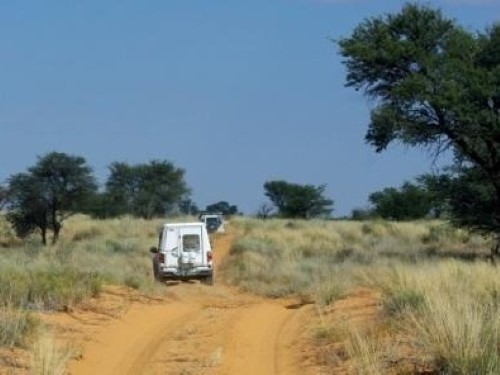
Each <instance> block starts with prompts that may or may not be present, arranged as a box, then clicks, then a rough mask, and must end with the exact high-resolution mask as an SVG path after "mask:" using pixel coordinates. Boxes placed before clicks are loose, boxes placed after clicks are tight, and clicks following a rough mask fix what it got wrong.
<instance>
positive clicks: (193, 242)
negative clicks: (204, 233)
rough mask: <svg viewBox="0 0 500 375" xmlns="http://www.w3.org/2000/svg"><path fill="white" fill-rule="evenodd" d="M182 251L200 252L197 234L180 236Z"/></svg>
mask: <svg viewBox="0 0 500 375" xmlns="http://www.w3.org/2000/svg"><path fill="white" fill-rule="evenodd" d="M182 249H183V251H200V236H198V235H197V234H185V235H183V236H182Z"/></svg>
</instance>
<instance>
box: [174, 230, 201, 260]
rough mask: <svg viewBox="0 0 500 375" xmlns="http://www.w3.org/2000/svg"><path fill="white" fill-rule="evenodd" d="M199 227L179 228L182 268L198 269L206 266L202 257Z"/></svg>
mask: <svg viewBox="0 0 500 375" xmlns="http://www.w3.org/2000/svg"><path fill="white" fill-rule="evenodd" d="M201 229H202V227H201V226H189V227H183V228H180V231H179V246H180V252H179V253H180V261H181V263H182V265H183V266H184V267H200V266H204V265H206V263H205V256H204V255H203V238H202V230H201Z"/></svg>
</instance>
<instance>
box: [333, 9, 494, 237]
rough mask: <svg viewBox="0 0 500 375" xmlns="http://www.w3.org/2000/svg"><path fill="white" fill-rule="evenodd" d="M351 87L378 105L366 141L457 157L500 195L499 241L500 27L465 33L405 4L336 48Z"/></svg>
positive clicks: (366, 24) (439, 17) (450, 22)
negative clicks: (446, 153) (392, 143)
mask: <svg viewBox="0 0 500 375" xmlns="http://www.w3.org/2000/svg"><path fill="white" fill-rule="evenodd" d="M338 44H339V46H340V53H341V55H342V56H343V57H344V64H345V66H346V68H347V80H346V81H347V82H346V85H347V86H349V87H353V88H355V89H356V90H362V91H363V92H364V93H365V94H366V95H367V96H368V97H370V98H372V99H373V100H374V103H375V106H374V109H373V110H372V113H371V122H370V124H369V127H368V131H367V134H366V141H367V142H368V143H369V144H371V145H373V146H374V147H375V149H376V150H377V151H378V152H380V151H383V150H384V149H385V148H386V147H387V146H388V145H389V144H390V143H391V142H393V141H399V142H402V143H404V144H407V145H410V146H424V147H428V148H429V149H431V150H432V151H433V152H435V153H438V154H439V153H440V152H442V151H443V150H445V149H451V150H452V151H453V152H454V154H455V156H456V159H457V161H458V162H460V163H462V164H465V165H470V166H472V167H475V168H476V167H477V168H479V169H480V170H481V171H482V172H483V173H484V175H485V176H487V179H488V181H489V182H490V184H491V186H492V187H493V189H494V191H495V199H494V205H493V206H494V212H495V213H494V218H493V219H494V228H495V231H496V232H498V233H500V153H499V152H500V24H495V25H493V26H491V27H490V28H489V29H487V30H486V31H484V32H483V33H481V34H477V33H473V32H470V31H467V30H466V29H464V28H463V27H461V26H459V25H458V24H457V23H456V22H455V21H454V20H452V19H450V18H447V17H445V16H444V15H443V14H442V13H441V11H439V10H436V9H433V8H431V7H429V6H426V5H419V4H414V3H409V4H406V5H405V6H404V7H403V8H402V10H401V11H400V12H398V13H395V14H387V15H385V16H381V17H374V18H369V19H366V20H365V21H363V22H362V23H361V24H360V25H359V26H357V27H356V28H355V30H354V32H353V33H352V35H351V36H350V37H348V38H343V39H341V40H340V41H339V42H338Z"/></svg>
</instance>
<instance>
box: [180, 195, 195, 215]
mask: <svg viewBox="0 0 500 375" xmlns="http://www.w3.org/2000/svg"><path fill="white" fill-rule="evenodd" d="M179 211H180V213H181V214H183V215H197V214H198V213H199V212H200V209H199V208H198V205H197V204H196V203H195V202H193V200H192V199H191V198H185V199H182V200H181V201H180V202H179Z"/></svg>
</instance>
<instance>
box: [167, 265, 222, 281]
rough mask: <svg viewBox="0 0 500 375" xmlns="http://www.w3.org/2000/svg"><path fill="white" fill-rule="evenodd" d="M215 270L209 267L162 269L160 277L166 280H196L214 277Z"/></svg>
mask: <svg viewBox="0 0 500 375" xmlns="http://www.w3.org/2000/svg"><path fill="white" fill-rule="evenodd" d="M212 273H213V270H212V269H211V268H208V267H197V268H188V269H179V268H160V272H159V276H160V277H161V278H162V279H164V280H188V279H189V280H196V279H204V278H206V277H207V276H212Z"/></svg>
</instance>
